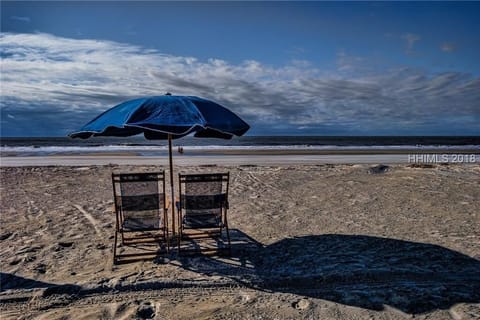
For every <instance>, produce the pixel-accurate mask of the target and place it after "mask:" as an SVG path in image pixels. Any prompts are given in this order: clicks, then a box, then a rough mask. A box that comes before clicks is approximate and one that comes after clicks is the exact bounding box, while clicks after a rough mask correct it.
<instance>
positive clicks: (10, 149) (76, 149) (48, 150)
mask: <svg viewBox="0 0 480 320" xmlns="http://www.w3.org/2000/svg"><path fill="white" fill-rule="evenodd" d="M182 147H183V150H184V152H188V151H197V152H201V151H225V150H236V151H262V150H264V151H269V150H272V151H278V150H287V151H288V150H297V151H302V150H306V151H322V150H334V151H341V150H347V151H350V150H353V151H354V150H480V145H453V146H452V145H387V146H382V145H375V146H367V145H365V146H336V145H262V146H258V145H256V146H225V145H206V146H182ZM167 150H168V145H166V144H165V145H133V146H132V145H104V146H38V147H34V146H2V147H0V152H1V153H2V154H3V153H8V154H11V153H14V154H19V155H51V154H69V153H102V152H133V153H139V154H155V153H164V152H166V151H167Z"/></svg>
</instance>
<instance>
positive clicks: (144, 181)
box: [112, 171, 169, 264]
mask: <svg viewBox="0 0 480 320" xmlns="http://www.w3.org/2000/svg"><path fill="white" fill-rule="evenodd" d="M112 184H113V195H114V200H115V201H114V206H115V214H116V227H115V240H114V247H113V262H114V264H115V263H117V262H120V260H117V258H141V257H144V258H146V257H147V256H152V255H153V257H155V255H156V254H158V253H159V252H162V251H168V247H169V246H168V245H169V244H168V230H167V228H168V220H167V210H168V208H167V205H166V201H165V175H164V172H163V171H162V172H148V173H120V174H116V173H112ZM119 233H120V235H121V242H122V245H124V246H129V245H134V246H135V245H141V244H148V243H150V244H151V243H158V244H160V245H163V250H162V248H160V250H155V251H153V252H152V250H144V251H143V252H137V253H129V254H122V255H121V256H119V255H117V236H118V234H119ZM155 248H158V246H155ZM137 251H138V250H137Z"/></svg>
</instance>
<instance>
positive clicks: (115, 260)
mask: <svg viewBox="0 0 480 320" xmlns="http://www.w3.org/2000/svg"><path fill="white" fill-rule="evenodd" d="M117 233H118V232H117V230H115V236H114V240H113V264H117Z"/></svg>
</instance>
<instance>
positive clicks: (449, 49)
mask: <svg viewBox="0 0 480 320" xmlns="http://www.w3.org/2000/svg"><path fill="white" fill-rule="evenodd" d="M455 49H456V47H455V45H454V44H453V43H449V42H444V43H442V45H441V46H440V50H442V51H443V52H453V51H455Z"/></svg>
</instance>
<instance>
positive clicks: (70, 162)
mask: <svg viewBox="0 0 480 320" xmlns="http://www.w3.org/2000/svg"><path fill="white" fill-rule="evenodd" d="M173 161H174V165H175V166H195V165H224V166H235V165H295V164H299V165H302V164H305V165H311V164H378V163H384V164H412V163H427V164H442V163H449V164H479V163H480V154H479V153H478V150H477V153H472V152H470V151H469V152H461V151H458V152H455V153H452V152H448V150H445V151H444V152H441V153H440V152H438V153H433V152H432V153H430V152H427V151H425V152H424V153H423V152H422V153H415V152H411V153H397V152H383V153H377V152H370V153H366V152H365V153H356V152H346V153H326V152H321V153H298V152H295V153H290V152H283V151H281V152H269V153H264V154H262V153H260V154H259V153H256V152H255V153H250V152H247V153H238V154H237V153H222V154H215V153H210V154H204V153H202V154H192V153H190V154H187V155H185V154H183V155H180V154H174V156H173ZM89 165H165V166H167V165H168V156H141V155H135V154H133V153H131V154H129V153H114V154H109V153H95V154H75V155H49V156H28V157H25V156H4V155H2V157H1V158H0V167H19V166H20V167H21V166H89Z"/></svg>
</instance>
